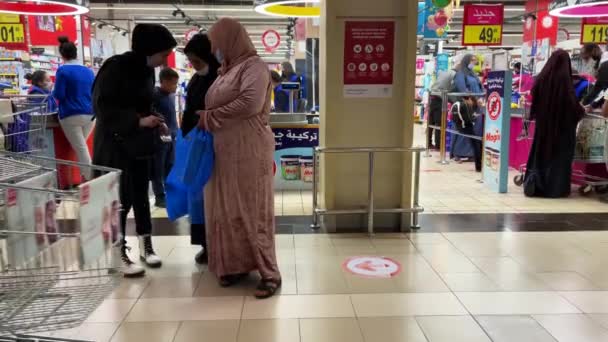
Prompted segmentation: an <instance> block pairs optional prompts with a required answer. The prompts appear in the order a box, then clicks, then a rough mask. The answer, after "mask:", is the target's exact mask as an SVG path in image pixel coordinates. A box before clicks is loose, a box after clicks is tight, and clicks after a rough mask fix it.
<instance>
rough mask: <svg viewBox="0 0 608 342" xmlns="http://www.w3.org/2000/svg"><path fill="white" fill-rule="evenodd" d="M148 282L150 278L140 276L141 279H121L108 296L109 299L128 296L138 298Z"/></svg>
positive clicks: (126, 297)
mask: <svg viewBox="0 0 608 342" xmlns="http://www.w3.org/2000/svg"><path fill="white" fill-rule="evenodd" d="M149 283H150V278H141V279H123V280H122V281H121V282H120V284H119V285H118V287H117V288H116V290H114V292H112V294H111V295H110V296H109V297H108V298H111V299H129V298H139V297H140V296H141V294H142V293H143V292H144V290H145V289H146V287H147V286H148V284H149Z"/></svg>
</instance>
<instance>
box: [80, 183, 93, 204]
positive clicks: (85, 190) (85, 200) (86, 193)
mask: <svg viewBox="0 0 608 342" xmlns="http://www.w3.org/2000/svg"><path fill="white" fill-rule="evenodd" d="M90 200H91V187H90V186H89V185H88V184H87V185H83V186H81V187H80V204H81V205H86V204H89V201H90Z"/></svg>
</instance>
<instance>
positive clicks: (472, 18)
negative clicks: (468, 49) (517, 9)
mask: <svg viewBox="0 0 608 342" xmlns="http://www.w3.org/2000/svg"><path fill="white" fill-rule="evenodd" d="M504 10H505V7H504V5H503V4H498V5H485V4H465V5H464V18H463V24H462V45H473V46H476V45H485V46H491V45H501V44H502V25H503V19H504Z"/></svg>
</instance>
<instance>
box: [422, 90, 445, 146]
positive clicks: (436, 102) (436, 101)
mask: <svg viewBox="0 0 608 342" xmlns="http://www.w3.org/2000/svg"><path fill="white" fill-rule="evenodd" d="M442 103H443V101H442V100H441V97H439V96H431V97H430V100H429V116H428V118H427V120H428V123H429V125H433V126H441V107H442ZM433 132H435V134H434V135H435V143H434V144H433ZM426 138H427V140H428V141H427V142H428V146H431V147H437V148H439V145H440V144H441V130H439V129H434V128H430V127H429V129H428V132H427V135H426Z"/></svg>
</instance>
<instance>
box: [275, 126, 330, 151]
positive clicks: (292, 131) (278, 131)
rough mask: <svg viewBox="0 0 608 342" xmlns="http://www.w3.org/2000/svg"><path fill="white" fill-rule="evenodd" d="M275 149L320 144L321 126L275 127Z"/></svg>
mask: <svg viewBox="0 0 608 342" xmlns="http://www.w3.org/2000/svg"><path fill="white" fill-rule="evenodd" d="M272 132H273V133H274V144H275V150H284V149H288V148H299V147H310V148H313V147H317V146H319V128H318V127H310V128H295V127H294V128H273V129H272Z"/></svg>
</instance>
